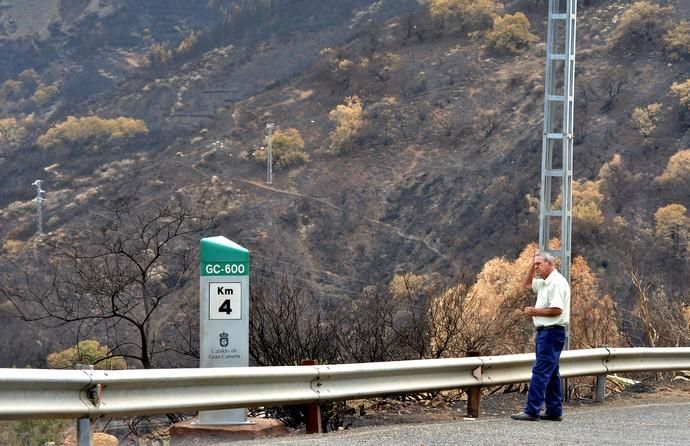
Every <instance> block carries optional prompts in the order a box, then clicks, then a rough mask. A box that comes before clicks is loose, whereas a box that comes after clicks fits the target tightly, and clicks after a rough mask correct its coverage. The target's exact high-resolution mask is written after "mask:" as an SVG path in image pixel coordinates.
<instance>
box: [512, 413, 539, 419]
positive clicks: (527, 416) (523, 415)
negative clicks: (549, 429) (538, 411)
mask: <svg viewBox="0 0 690 446" xmlns="http://www.w3.org/2000/svg"><path fill="white" fill-rule="evenodd" d="M510 418H512V419H513V420H518V421H539V417H533V416H532V415H530V414H528V413H525V412H520V413H514V414H513V415H511V416H510Z"/></svg>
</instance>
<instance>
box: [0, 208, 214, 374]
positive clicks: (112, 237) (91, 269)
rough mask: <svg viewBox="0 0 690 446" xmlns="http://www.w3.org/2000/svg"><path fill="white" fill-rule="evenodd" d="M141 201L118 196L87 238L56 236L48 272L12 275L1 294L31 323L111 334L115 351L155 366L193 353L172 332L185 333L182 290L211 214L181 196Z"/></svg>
mask: <svg viewBox="0 0 690 446" xmlns="http://www.w3.org/2000/svg"><path fill="white" fill-rule="evenodd" d="M136 201H137V200H136V199H135V198H134V196H128V197H125V198H118V199H116V200H115V201H114V202H113V203H112V208H111V210H110V211H108V212H107V213H106V214H104V215H102V216H100V217H98V218H99V220H100V221H98V222H97V224H96V225H94V227H93V228H92V229H90V230H87V231H86V232H85V233H83V234H82V236H81V237H78V236H75V237H73V238H71V239H69V240H67V239H65V238H58V237H54V238H52V239H50V240H49V241H48V245H49V255H48V259H49V260H48V264H47V266H46V270H47V271H43V273H45V274H29V273H28V272H27V273H26V274H25V276H24V278H23V280H17V279H16V278H14V279H13V278H7V280H3V283H2V284H0V294H2V295H4V296H5V297H6V298H7V299H8V300H9V301H10V302H11V303H12V305H13V306H14V309H15V310H16V313H17V314H18V315H19V317H20V318H21V319H23V320H25V321H33V322H38V323H41V324H43V325H45V326H48V327H60V326H79V327H80V328H79V331H80V335H81V336H90V337H102V336H106V337H107V339H106V342H107V343H108V345H109V347H110V348H111V354H113V355H117V356H122V357H125V358H128V359H129V360H134V361H136V362H138V363H139V364H140V365H141V366H142V367H144V368H151V367H153V366H154V365H155V361H154V357H155V356H156V355H158V354H160V353H163V352H177V353H182V354H187V355H193V354H194V352H193V351H190V349H189V348H187V347H188V346H189V345H190V344H191V342H190V341H189V340H188V341H183V342H182V343H178V342H177V340H178V339H177V338H176V337H175V338H171V339H169V338H168V336H167V335H169V334H171V333H174V330H176V329H177V330H178V333H180V332H181V331H179V330H181V328H180V323H181V322H184V315H185V311H184V308H183V307H184V305H181V304H180V300H181V299H182V296H181V295H180V290H182V288H183V287H184V286H185V284H187V282H188V281H189V280H190V279H191V278H192V277H193V276H194V274H195V269H196V265H197V261H196V252H197V243H196V241H197V240H198V236H199V235H200V234H202V233H203V232H204V231H206V230H207V229H209V228H210V227H211V226H212V224H213V219H212V218H209V217H206V216H204V215H202V214H197V213H195V212H194V211H192V209H191V208H190V207H189V206H188V205H186V204H185V203H184V202H182V201H181V200H171V201H169V202H165V203H155V202H148V203H145V204H140V205H139V206H137V205H136V204H137V203H136ZM37 277H47V278H48V280H46V281H44V282H41V281H38V280H37V279H36V278H37ZM173 300H174V301H175V305H174V306H173V305H168V304H172V301H173ZM187 322H190V323H191V321H187ZM175 327H177V328H175ZM185 343H186V344H187V345H185ZM180 344H182V345H180Z"/></svg>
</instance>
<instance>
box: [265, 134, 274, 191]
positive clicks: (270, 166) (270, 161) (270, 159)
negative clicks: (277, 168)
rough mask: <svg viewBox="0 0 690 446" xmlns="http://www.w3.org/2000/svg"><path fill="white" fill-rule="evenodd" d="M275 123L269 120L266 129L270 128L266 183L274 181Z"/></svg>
mask: <svg viewBox="0 0 690 446" xmlns="http://www.w3.org/2000/svg"><path fill="white" fill-rule="evenodd" d="M274 128H275V124H273V123H272V122H269V123H268V124H266V129H267V130H268V148H267V150H268V152H267V154H266V155H267V156H266V183H267V184H272V183H273V129H274Z"/></svg>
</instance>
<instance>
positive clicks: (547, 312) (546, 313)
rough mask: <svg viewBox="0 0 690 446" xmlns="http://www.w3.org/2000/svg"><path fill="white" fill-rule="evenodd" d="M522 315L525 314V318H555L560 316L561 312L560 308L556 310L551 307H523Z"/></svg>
mask: <svg viewBox="0 0 690 446" xmlns="http://www.w3.org/2000/svg"><path fill="white" fill-rule="evenodd" d="M524 313H525V316H540V317H556V316H560V315H561V313H563V310H561V309H560V308H556V307H551V308H534V307H525V310H524Z"/></svg>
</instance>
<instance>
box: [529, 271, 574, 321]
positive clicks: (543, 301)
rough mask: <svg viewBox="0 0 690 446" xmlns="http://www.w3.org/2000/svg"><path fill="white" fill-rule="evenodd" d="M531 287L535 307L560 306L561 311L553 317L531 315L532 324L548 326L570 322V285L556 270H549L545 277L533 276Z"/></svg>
mask: <svg viewBox="0 0 690 446" xmlns="http://www.w3.org/2000/svg"><path fill="white" fill-rule="evenodd" d="M532 289H533V290H534V292H535V293H537V303H536V304H535V306H534V307H535V308H560V309H561V310H563V312H562V313H561V314H560V315H558V316H554V317H544V316H532V320H533V321H534V325H536V326H537V327H548V326H551V325H568V324H569V323H570V285H568V281H567V280H565V277H563V275H562V274H561V273H559V272H558V270H555V269H554V270H553V271H551V274H549V276H548V277H547V278H546V279H542V278H541V277H538V276H537V277H535V278H534V279H533V280H532Z"/></svg>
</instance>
